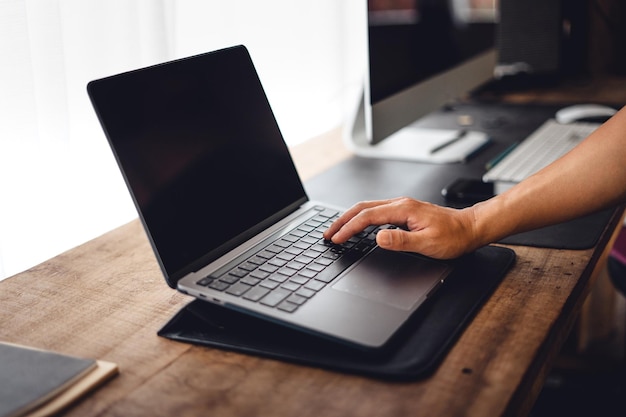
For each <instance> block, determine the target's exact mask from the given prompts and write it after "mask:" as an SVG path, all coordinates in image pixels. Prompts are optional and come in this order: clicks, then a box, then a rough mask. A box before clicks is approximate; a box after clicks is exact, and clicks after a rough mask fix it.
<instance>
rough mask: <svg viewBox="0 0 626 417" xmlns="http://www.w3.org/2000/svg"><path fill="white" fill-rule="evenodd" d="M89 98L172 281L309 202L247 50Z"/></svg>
mask: <svg viewBox="0 0 626 417" xmlns="http://www.w3.org/2000/svg"><path fill="white" fill-rule="evenodd" d="M89 94H90V96H91V98H92V102H93V104H94V107H95V108H96V112H97V113H98V116H99V118H100V121H101V123H102V125H103V127H104V130H105V132H106V133H107V137H108V139H109V142H110V144H111V146H112V148H113V151H114V153H115V154H116V157H117V160H118V163H119V164H120V168H121V169H122V172H123V174H124V176H125V179H126V182H127V184H128V186H129V188H130V190H131V193H132V195H133V197H134V200H135V203H136V205H137V207H138V209H139V211H140V213H141V215H142V218H143V221H144V223H145V225H146V228H147V229H148V232H149V234H150V237H151V239H152V241H153V244H154V246H155V247H156V249H157V252H158V255H159V257H160V259H161V262H162V264H163V266H164V268H165V269H166V271H167V273H168V275H172V274H175V273H176V272H178V271H180V270H181V269H184V268H186V267H187V265H188V264H190V263H193V262H195V261H197V260H198V259H200V258H202V257H204V256H205V255H206V254H208V253H211V252H213V253H215V252H216V251H218V252H220V251H223V250H224V247H223V244H224V243H225V242H229V241H230V242H231V243H232V240H233V239H235V238H236V237H237V236H239V235H240V234H241V233H243V232H245V231H247V230H249V229H250V228H252V227H254V226H255V225H258V224H259V223H260V222H262V221H263V220H266V219H268V218H269V217H270V216H272V215H273V214H275V213H276V212H278V211H280V210H283V209H285V208H287V207H289V206H291V205H293V204H294V203H296V202H298V201H300V202H302V200H303V199H306V194H305V191H304V189H303V187H302V184H301V182H300V179H299V177H298V175H297V172H296V170H295V167H294V165H293V162H292V160H291V158H290V155H289V151H288V149H287V147H286V145H285V143H284V141H283V139H282V135H281V133H280V131H279V129H278V126H277V124H276V121H275V118H274V116H273V114H272V111H271V108H270V106H269V103H268V102H267V98H266V96H265V93H264V91H263V88H262V86H261V83H260V81H259V79H258V76H257V74H256V71H255V70H254V67H253V65H252V62H251V60H250V58H249V55H248V53H247V51H246V50H245V48H243V47H235V48H230V49H228V50H223V51H218V52H217V53H209V54H205V55H200V56H196V57H192V58H188V59H184V60H179V61H174V62H172V63H167V64H163V65H159V66H155V67H150V68H147V69H143V70H139V71H134V72H130V73H125V74H121V75H117V76H113V77H109V78H105V79H102V80H98V81H94V82H92V83H90V85H89ZM239 243H240V242H239ZM218 254H219V253H218Z"/></svg>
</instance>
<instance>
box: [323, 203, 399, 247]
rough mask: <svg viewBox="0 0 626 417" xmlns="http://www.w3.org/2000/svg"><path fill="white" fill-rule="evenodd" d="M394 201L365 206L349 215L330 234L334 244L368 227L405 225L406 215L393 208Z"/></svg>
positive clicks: (397, 208)
mask: <svg viewBox="0 0 626 417" xmlns="http://www.w3.org/2000/svg"><path fill="white" fill-rule="evenodd" d="M394 202H395V200H386V201H384V202H377V204H367V205H364V206H363V207H364V208H359V210H358V211H357V212H356V214H353V213H349V216H347V217H348V221H346V222H345V223H343V224H340V225H339V229H338V230H336V231H335V232H334V233H332V234H331V239H332V241H333V242H335V243H343V242H345V241H347V240H348V239H350V237H352V236H354V235H355V234H357V233H359V232H361V231H362V230H363V229H365V228H366V227H368V226H370V225H383V224H395V225H404V224H406V218H407V213H406V212H405V210H403V209H402V207H395V206H394Z"/></svg>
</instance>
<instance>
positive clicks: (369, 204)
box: [324, 200, 390, 243]
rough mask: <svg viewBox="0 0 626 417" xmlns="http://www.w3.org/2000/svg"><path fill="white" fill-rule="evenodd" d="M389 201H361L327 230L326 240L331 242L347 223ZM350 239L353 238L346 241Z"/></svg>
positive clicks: (325, 233)
mask: <svg viewBox="0 0 626 417" xmlns="http://www.w3.org/2000/svg"><path fill="white" fill-rule="evenodd" d="M389 201H390V200H373V201H361V202H359V203H357V204H355V205H354V206H352V207H351V208H349V209H348V210H346V211H345V213H343V214H342V215H341V216H339V218H338V219H337V220H335V221H334V222H333V223H332V224H331V225H330V227H329V228H328V229H326V231H325V232H324V239H328V240H331V239H332V238H333V237H334V236H335V234H336V233H337V232H338V231H339V230H340V229H342V228H343V227H344V225H345V224H346V223H348V222H350V221H351V220H352V219H353V218H354V217H355V216H357V215H358V214H359V213H361V212H362V211H363V210H366V209H369V208H372V207H377V206H380V205H385V204H388V203H389ZM367 226H369V224H367V225H365V226H363V228H362V229H361V230H363V229H364V228H365V227H367ZM361 230H357V231H356V232H354V233H353V234H356V233H358V232H360V231H361ZM350 237H351V236H347V237H346V238H345V240H347V239H349V238H350ZM333 241H334V239H333ZM337 243H342V242H337Z"/></svg>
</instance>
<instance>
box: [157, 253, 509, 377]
mask: <svg viewBox="0 0 626 417" xmlns="http://www.w3.org/2000/svg"><path fill="white" fill-rule="evenodd" d="M514 261H515V252H513V251H512V250H510V249H508V248H502V247H495V246H487V247H484V248H481V249H479V250H477V251H476V252H474V253H472V254H470V255H466V256H464V257H462V258H460V259H459V260H458V262H459V267H458V268H455V271H454V272H453V273H452V275H450V276H449V277H448V279H447V280H446V282H445V284H444V287H443V288H442V289H441V290H440V291H439V292H438V293H437V294H436V295H435V296H434V297H433V298H432V299H431V300H430V303H429V304H427V305H426V306H425V307H424V308H423V309H421V310H419V311H418V313H417V314H416V316H415V317H413V318H411V320H409V322H408V323H407V324H406V325H405V326H404V327H403V328H402V329H401V330H400V331H399V332H398V334H396V335H395V336H394V338H393V339H392V341H391V342H390V343H389V344H388V345H387V346H385V347H384V348H381V349H380V350H378V351H375V352H364V351H360V350H356V349H354V348H351V347H349V346H347V345H342V344H339V343H336V342H332V341H329V340H326V339H323V338H319V337H315V336H312V335H309V334H305V333H302V332H298V331H296V330H292V329H289V328H286V327H284V326H279V325H276V324H273V323H270V322H266V321H264V320H261V319H258V318H255V317H250V316H245V315H243V314H241V313H238V312H235V311H231V310H228V309H226V308H223V307H220V306H216V305H213V304H210V303H207V302H204V301H201V300H194V301H192V302H191V303H189V304H188V305H186V306H185V307H184V308H182V309H181V310H180V311H179V312H178V313H177V314H176V315H175V316H174V317H173V318H171V319H170V320H169V321H168V323H166V324H165V326H163V328H161V329H160V330H159V332H158V335H159V336H162V337H165V338H169V339H172V340H176V341H180V342H186V343H193V344H198V345H203V346H209V347H214V348H220V349H225V350H231V351H236V352H241V353H246V354H251V355H257V356H262V357H269V358H273V359H279V360H284V361H288V362H293V363H299V364H303V365H307V366H315V367H320V368H325V369H329V370H335V371H340V372H346V373H353V374H360V375H365V376H369V377H374V378H382V379H394V380H412V379H417V378H420V377H424V376H426V375H428V374H430V373H431V372H433V371H434V370H435V369H436V367H437V365H438V364H439V363H440V361H441V360H442V359H443V357H444V356H445V354H446V352H447V351H448V349H449V348H450V347H451V346H452V344H453V343H454V341H455V340H456V338H457V337H458V336H459V335H460V333H461V332H462V331H463V329H464V328H465V326H466V325H467V324H468V323H469V321H470V320H471V319H472V318H473V317H474V314H475V313H476V312H477V311H478V309H479V308H480V306H481V305H482V304H483V302H484V301H485V300H486V299H487V297H488V296H489V295H491V293H492V292H493V290H494V289H495V287H496V286H497V285H498V283H499V282H500V280H501V279H502V278H503V277H504V276H505V274H506V272H507V271H508V269H509V268H510V267H511V265H512V264H513V263H514Z"/></svg>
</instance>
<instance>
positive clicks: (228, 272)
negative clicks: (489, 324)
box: [87, 46, 452, 349]
mask: <svg viewBox="0 0 626 417" xmlns="http://www.w3.org/2000/svg"><path fill="white" fill-rule="evenodd" d="M87 89H88V93H89V96H90V98H91V101H92V104H93V106H94V109H95V111H96V114H97V115H98V118H99V120H100V123H101V125H102V127H103V130H104V132H105V134H106V136H107V139H108V141H109V143H110V145H111V148H112V150H113V153H114V155H115V157H116V159H117V162H118V164H119V166H120V169H121V172H122V174H123V176H124V179H125V181H126V183H127V185H128V188H129V190H130V193H131V195H132V197H133V200H134V202H135V205H136V207H137V210H138V212H139V216H140V218H141V221H142V223H143V225H144V228H145V230H146V233H147V235H148V237H149V239H150V242H151V244H152V247H153V249H154V252H155V255H156V257H157V260H158V262H159V264H160V266H161V269H162V271H163V273H164V275H165V279H166V282H167V283H168V285H169V286H171V287H172V288H177V289H178V290H180V291H181V292H183V293H186V294H189V295H192V296H194V297H197V298H199V299H202V300H205V301H207V302H211V303H216V304H219V305H222V306H224V307H225V308H231V309H235V310H238V311H241V312H245V313H247V314H252V315H254V316H256V317H262V318H264V319H268V320H272V321H274V322H277V323H281V324H284V325H286V326H290V327H293V328H296V329H299V330H303V331H307V332H310V333H314V334H316V335H320V336H323V337H327V338H330V339H333V340H336V341H340V342H344V343H347V344H350V345H353V346H356V347H360V348H365V349H371V348H379V347H382V346H384V345H385V343H387V342H388V341H389V340H390V338H391V337H392V336H393V335H394V334H395V333H396V331H397V330H398V329H399V328H400V327H401V326H402V325H403V324H404V323H405V322H406V321H407V320H408V319H409V317H410V316H411V315H412V314H413V313H414V312H415V311H416V310H417V309H418V308H419V307H420V305H422V304H423V303H424V302H425V301H426V300H427V299H428V297H429V296H430V295H431V294H433V292H434V290H435V289H436V288H438V287H439V285H440V284H441V283H442V282H443V281H444V279H445V278H446V276H447V275H448V274H449V273H450V272H451V269H452V268H451V266H450V265H449V264H447V263H445V262H439V261H434V260H431V259H427V258H424V257H421V256H418V255H414V254H407V253H398V252H389V251H385V250H382V249H380V248H378V247H377V246H375V244H372V243H371V241H372V240H373V239H374V236H375V233H376V230H375V229H373V228H372V229H371V230H369V231H368V232H367V233H364V234H362V235H361V236H359V237H358V238H355V239H357V240H358V239H362V240H358V241H354V242H352V243H351V245H352V246H351V247H337V246H336V245H332V244H330V243H329V242H325V241H324V240H323V238H321V231H323V230H324V228H325V227H327V226H328V224H330V222H332V221H333V219H334V218H336V215H337V214H338V213H339V212H340V209H339V208H337V207H332V206H329V205H328V204H323V203H320V202H314V201H310V200H309V198H308V196H307V195H306V192H305V189H304V186H303V184H302V182H301V180H300V178H299V176H298V174H297V171H296V169H295V167H294V164H293V161H292V159H291V157H290V154H289V150H288V148H287V146H286V145H285V142H284V140H283V138H282V135H281V133H280V130H279V128H278V125H277V123H276V120H275V118H274V115H273V113H272V110H271V107H270V105H269V102H268V100H267V98H266V96H265V92H264V90H263V87H262V85H261V82H260V80H259V78H258V75H257V73H256V70H255V68H254V65H253V63H252V60H251V58H250V56H249V54H248V51H247V50H246V48H245V47H243V46H235V47H232V48H227V49H223V50H219V51H215V52H210V53H207V54H202V55H197V56H193V57H190V58H185V59H180V60H176V61H171V62H167V63H164V64H159V65H155V66H151V67H147V68H142V69H138V70H135V71H130V72H126V73H122V74H117V75H114V76H111V77H106V78H102V79H99V80H94V81H92V82H90V83H89V84H88V87H87ZM297 239H301V240H298V241H297V243H296V240H297ZM368 239H369V240H368ZM302 240H304V243H302ZM367 242H369V243H367ZM307 245H308V246H307ZM357 252H358V253H357ZM281 254H282V256H280V255H281ZM274 255H277V256H279V258H272V256H274ZM270 259H277V260H275V261H273V262H271V263H270ZM331 261H332V262H331ZM324 264H330V266H329V265H324ZM322 267H325V268H326V267H328V268H331V270H333V271H334V272H339V275H338V276H337V277H336V278H332V277H331V276H332V275H333V274H332V273H331V272H332V271H331V272H327V271H328V270H327V269H323V268H322ZM316 274H319V275H316Z"/></svg>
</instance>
